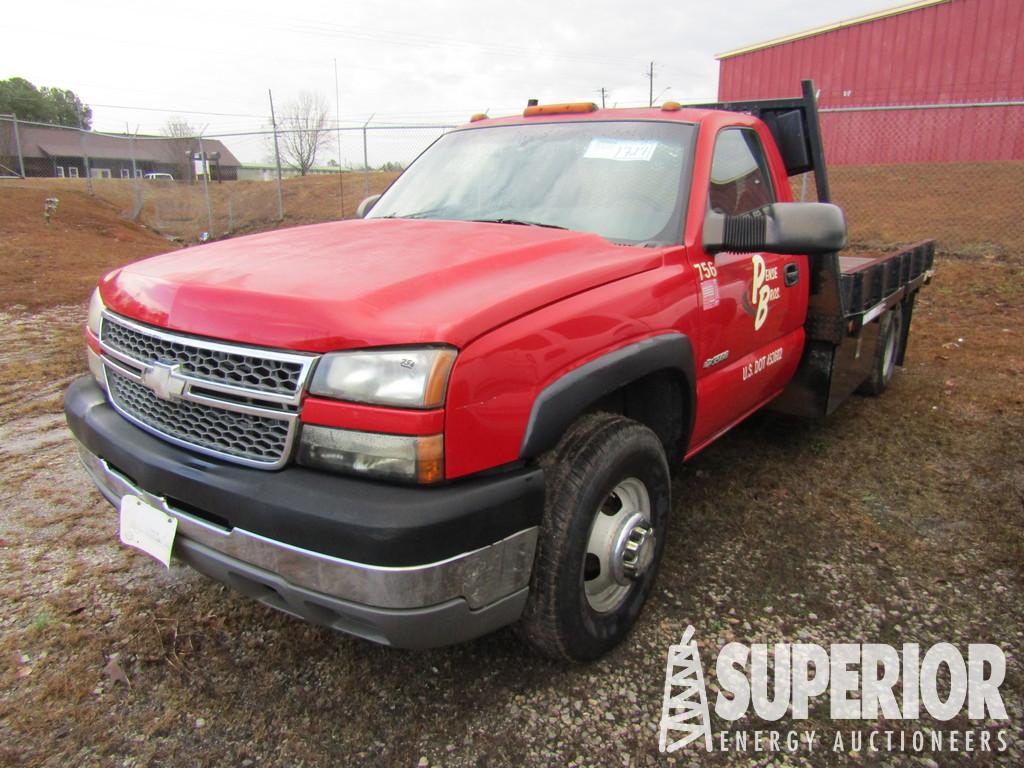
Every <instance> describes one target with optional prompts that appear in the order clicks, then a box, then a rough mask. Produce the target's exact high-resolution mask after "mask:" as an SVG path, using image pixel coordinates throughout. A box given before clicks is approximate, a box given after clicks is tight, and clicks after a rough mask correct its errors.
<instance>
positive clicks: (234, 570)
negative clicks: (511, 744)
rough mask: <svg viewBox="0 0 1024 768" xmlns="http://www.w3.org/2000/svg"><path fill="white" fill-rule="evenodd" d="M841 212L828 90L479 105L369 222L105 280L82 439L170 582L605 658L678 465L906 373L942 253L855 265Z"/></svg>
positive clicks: (436, 637) (405, 627)
mask: <svg viewBox="0 0 1024 768" xmlns="http://www.w3.org/2000/svg"><path fill="white" fill-rule="evenodd" d="M806 172H813V173H814V175H815V181H816V189H817V193H818V197H819V202H813V203H800V202H792V194H791V191H790V183H789V177H790V176H791V175H794V174H798V173H806ZM827 200H828V179H827V175H826V172H825V166H824V160H823V154H822V151H821V141H820V134H819V130H818V118H817V112H816V107H815V102H814V97H813V90H812V87H811V85H810V84H809V83H805V84H804V91H803V95H802V96H801V97H799V98H793V99H776V100H770V101H757V102H743V103H735V104H716V105H706V106H705V107H701V108H681V107H680V106H679V105H677V104H672V103H669V104H666V105H664V106H663V107H661V108H660V109H659V108H652V109H611V110H602V109H597V108H596V107H595V106H594V105H593V104H564V105H553V106H536V105H533V106H530V107H528V108H527V109H526V111H525V112H524V114H523V115H522V116H517V117H513V118H501V119H488V118H485V117H483V116H477V117H476V118H474V120H473V121H472V122H470V123H469V124H468V125H466V126H464V127H462V128H459V129H458V130H454V131H452V132H450V133H448V134H446V135H445V136H443V137H442V138H441V139H439V140H438V141H437V142H436V143H435V144H433V145H432V146H431V147H430V148H429V149H427V150H426V151H425V152H424V153H423V154H422V155H421V156H420V157H419V158H418V159H417V160H416V161H415V162H414V163H413V164H412V165H411V166H410V167H409V169H408V170H406V171H405V172H404V173H403V174H402V175H401V176H400V177H399V178H398V179H397V180H396V181H395V182H394V184H392V186H391V187H390V188H389V189H388V190H387V191H386V192H385V193H384V194H383V196H379V199H377V198H370V199H368V200H366V201H364V204H363V205H362V206H361V214H362V216H363V218H362V219H361V220H352V221H339V222H334V223H328V224H320V225H314V226H307V227H300V228H294V229H288V230H282V231H276V232H269V233H265V234H258V235H253V236H249V237H242V238H238V239H233V240H227V241H223V242H217V243H212V244H208V245H203V246H199V247H196V248H191V249H189V250H187V251H178V252H174V253H169V254H167V255H164V256H158V257H155V258H151V259H147V260H145V261H141V262H139V263H136V264H132V265H130V266H126V267H124V268H121V269H118V270H115V271H114V272H112V273H110V274H108V275H107V276H106V277H104V278H103V280H102V281H101V283H100V285H99V287H98V289H97V291H96V292H95V294H94V295H93V298H92V302H91V305H90V309H89V319H88V327H87V329H86V341H87V345H88V362H89V368H90V371H91V375H89V376H84V377H82V378H80V379H78V380H76V381H75V382H74V383H73V384H72V385H71V387H70V388H69V390H68V392H67V396H66V403H65V411H66V414H67V419H68V423H69V425H70V428H71V430H72V432H73V433H74V435H75V437H76V438H77V440H78V443H79V445H80V448H81V456H82V459H83V461H84V463H85V466H86V468H87V470H88V471H89V473H90V474H91V476H92V478H93V479H94V480H95V482H96V484H97V486H98V487H99V489H100V491H101V492H102V493H103V494H104V496H106V498H107V499H108V500H109V501H110V502H111V503H112V504H114V505H115V506H117V507H118V508H119V510H120V526H121V527H120V532H121V539H122V541H124V542H125V543H127V544H130V545H133V546H136V547H138V548H140V549H142V550H144V551H146V552H148V553H149V554H151V555H153V556H154V557H156V558H158V559H160V560H162V561H163V562H164V563H165V564H166V563H168V562H169V560H170V559H171V557H172V556H173V557H175V558H177V559H179V560H181V561H183V562H185V563H187V564H189V565H191V566H192V567H194V568H195V569H197V570H199V571H201V572H203V573H205V574H208V575H209V576H212V577H213V578H215V579H218V580H220V581H221V582H223V583H225V584H228V585H230V586H231V587H233V588H235V589H237V590H239V591H241V592H243V593H244V594H246V595H248V596H250V597H252V598H255V599H257V600H259V601H261V602H263V603H265V604H266V605H269V606H271V607H273V608H276V609H279V610H281V611H285V612H287V613H289V614H292V615H294V616H298V617H301V618H304V619H306V620H309V621H313V622H317V623H320V624H324V625H328V626H331V627H334V628H336V629H339V630H343V631H345V632H349V633H352V634H354V635H358V636H360V637H363V638H368V639H370V640H374V641H377V642H381V643H387V644H391V645H395V646H400V647H430V646H437V645H443V644H446V643H452V642H458V641H463V640H467V639H469V638H473V637H476V636H479V635H481V634H483V633H486V632H490V631H492V630H494V629H497V628H498V627H502V626H505V625H510V624H515V625H516V626H517V627H518V629H519V631H520V634H521V636H522V637H523V638H524V639H525V640H526V641H527V642H528V643H530V644H531V645H532V646H533V647H535V648H536V649H537V650H538V651H540V652H541V653H544V654H547V655H549V656H553V657H557V658H566V659H577V660H583V659H591V658H595V657H597V656H600V655H601V654H603V653H604V652H606V651H608V650H609V649H610V648H612V647H613V646H614V645H615V644H616V643H618V642H620V641H621V640H622V638H623V637H624V636H625V634H626V633H627V632H628V631H629V629H630V627H631V626H632V625H633V623H634V622H635V621H636V620H637V617H638V616H639V614H640V611H641V609H642V607H643V604H644V601H645V600H646V598H647V596H648V594H649V593H650V591H651V589H652V586H653V582H654V577H655V573H656V571H657V567H658V562H659V559H660V558H661V556H662V551H663V549H664V545H665V530H666V526H667V525H668V524H669V518H670V510H671V509H672V506H673V500H672V499H671V497H670V481H669V473H670V469H671V468H674V467H676V466H679V465H680V464H681V463H682V462H683V461H685V460H686V459H688V458H689V457H692V456H693V455H694V454H696V453H697V452H699V451H700V450H701V449H703V448H704V447H706V446H707V445H708V444H710V443H711V442H712V441H714V440H715V439H717V438H718V437H720V436H721V435H722V434H724V433H725V432H726V431H728V430H729V429H730V428H731V427H732V426H734V425H735V424H737V423H738V422H740V421H742V420H743V419H745V418H746V417H747V416H749V415H750V414H751V413H752V412H754V411H756V410H757V409H759V408H762V407H765V406H768V405H771V406H772V407H775V408H778V409H781V410H784V411H788V412H790V413H797V414H802V415H806V416H824V415H825V414H827V413H830V412H831V411H832V410H834V409H835V408H836V407H837V406H838V405H839V403H840V402H841V401H842V400H843V399H844V398H846V397H847V396H848V395H849V394H851V393H852V392H853V391H854V390H856V389H858V388H859V389H861V390H862V391H866V392H869V393H872V394H877V393H879V392H881V391H882V390H883V389H884V388H885V387H886V385H887V384H888V383H889V381H890V379H891V377H892V374H893V368H894V366H895V365H897V364H900V363H901V362H902V359H903V355H904V352H905V350H906V346H907V334H908V330H909V327H910V319H911V313H912V311H913V306H914V299H915V295H916V291H917V289H918V288H919V287H920V286H921V284H922V283H923V282H924V281H926V280H927V279H929V278H930V276H931V267H932V254H933V246H932V244H931V243H930V242H926V243H921V244H919V245H916V246H913V247H910V248H907V249H905V250H902V251H900V252H897V253H892V254H886V255H884V256H859V257H858V256H851V257H840V256H839V253H838V252H839V250H840V249H842V248H843V247H844V245H845V243H846V224H845V220H844V217H843V214H842V212H841V211H840V210H839V209H838V208H837V207H835V206H833V205H831V204H828V203H827V202H824V201H827Z"/></svg>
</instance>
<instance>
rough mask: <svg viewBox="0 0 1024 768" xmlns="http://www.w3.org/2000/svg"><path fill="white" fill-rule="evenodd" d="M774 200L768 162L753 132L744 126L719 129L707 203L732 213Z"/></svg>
mask: <svg viewBox="0 0 1024 768" xmlns="http://www.w3.org/2000/svg"><path fill="white" fill-rule="evenodd" d="M774 202H775V193H774V191H773V190H772V180H771V176H770V175H769V173H768V163H767V162H766V160H765V156H764V150H763V149H762V148H761V141H760V139H759V138H758V136H757V133H755V132H754V131H752V130H750V129H748V128H725V129H724V130H722V131H721V132H720V133H719V134H718V138H716V139H715V153H714V156H713V157H712V159H711V188H710V190H709V191H708V205H709V206H710V207H711V209H712V210H713V211H716V212H718V213H725V214H730V215H736V214H738V213H746V212H747V211H752V210H754V209H755V208H760V207H761V206H763V205H768V204H769V203H774Z"/></svg>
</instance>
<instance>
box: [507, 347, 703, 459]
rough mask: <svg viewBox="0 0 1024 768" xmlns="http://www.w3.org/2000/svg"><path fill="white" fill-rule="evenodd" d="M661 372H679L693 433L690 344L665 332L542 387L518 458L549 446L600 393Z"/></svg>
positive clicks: (694, 396) (694, 380)
mask: <svg viewBox="0 0 1024 768" xmlns="http://www.w3.org/2000/svg"><path fill="white" fill-rule="evenodd" d="M665 370H668V371H676V372H678V373H680V374H682V376H683V379H684V380H685V382H686V385H687V386H688V388H689V396H690V408H689V410H690V413H689V414H687V415H688V417H689V424H688V428H689V429H688V433H687V434H688V435H689V434H692V433H693V421H694V417H695V415H696V410H697V409H696V402H697V378H696V375H695V371H694V363H693V347H692V345H691V344H690V339H689V338H688V337H687V336H686V335H684V334H682V333H664V334H660V335H658V336H652V337H650V338H647V339H643V340H642V341H637V342H634V343H632V344H627V345H626V346H624V347H619V348H618V349H615V350H612V351H611V352H606V353H605V354H603V355H601V356H600V357H597V358H595V359H593V360H591V361H589V362H587V363H585V364H584V365H581V366H580V367H579V368H574V369H573V370H571V371H569V372H568V373H566V374H565V375H563V376H562V377H561V378H558V379H556V380H555V381H553V382H551V383H550V384H548V385H547V386H546V387H545V388H544V389H543V390H541V392H540V394H539V395H537V399H536V400H534V402H533V408H532V409H531V410H530V419H529V421H528V422H527V424H526V432H525V434H524V435H523V442H522V445H521V447H520V451H519V456H520V458H521V459H532V458H535V457H537V456H539V455H540V454H542V453H544V452H545V451H547V450H548V449H550V448H553V447H554V446H555V445H556V444H557V443H558V441H559V439H560V438H561V437H562V435H563V434H564V433H565V430H566V429H568V427H569V425H570V424H572V422H574V421H575V420H576V418H577V417H578V416H579V415H580V414H581V413H583V412H584V411H585V410H586V409H587V408H588V407H590V406H591V405H593V404H594V403H595V402H597V401H598V400H600V399H601V398H602V397H604V396H605V395H608V394H610V393H612V392H614V391H616V390H618V389H621V388H622V387H624V386H626V385H627V384H631V383H633V382H634V381H637V380H639V379H642V378H643V377H644V376H647V375H649V374H651V373H655V372H657V371H665Z"/></svg>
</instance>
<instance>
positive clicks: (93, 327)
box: [85, 288, 103, 339]
mask: <svg viewBox="0 0 1024 768" xmlns="http://www.w3.org/2000/svg"><path fill="white" fill-rule="evenodd" d="M102 319H103V299H101V298H100V289H99V288H97V289H96V290H94V291H93V292H92V298H91V299H89V319H88V321H86V324H85V325H86V328H88V329H89V330H90V331H92V335H93V336H95V337H96V338H97V339H98V338H99V337H100V321H101V320H102Z"/></svg>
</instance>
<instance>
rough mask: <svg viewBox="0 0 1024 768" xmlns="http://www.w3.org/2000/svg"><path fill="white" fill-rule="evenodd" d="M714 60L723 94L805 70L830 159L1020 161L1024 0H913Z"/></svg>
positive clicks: (769, 89)
mask: <svg viewBox="0 0 1024 768" xmlns="http://www.w3.org/2000/svg"><path fill="white" fill-rule="evenodd" d="M717 58H718V59H719V62H720V63H719V86H718V96H719V99H720V100H723V101H729V100H737V99H753V98H765V97H773V96H779V97H781V96H792V95H794V94H795V93H796V92H797V89H798V87H799V81H800V80H802V79H807V78H811V79H813V80H814V82H815V84H816V86H817V88H818V89H819V91H820V95H819V98H820V105H821V107H822V109H823V114H822V131H823V133H824V138H825V148H826V152H827V155H828V159H829V161H830V162H831V163H833V164H847V165H851V164H857V165H860V164H876V163H922V162H923V163H929V162H979V161H997V160H1024V0H922V1H920V2H914V3H911V4H909V5H903V6H900V7H897V8H892V9H889V10H885V11H880V12H878V13H873V14H870V15H868V16H862V17H859V18H856V19H849V20H846V21H840V22H836V23H834V24H829V25H826V26H824V27H819V28H817V29H811V30H807V31H806V32H799V33H796V34H793V35H789V36H787V37H783V38H779V39H776V40H769V41H767V42H764V43H759V44H757V45H751V46H747V47H745V48H739V49H737V50H734V51H729V52H727V53H723V54H720V55H719V56H718V57H717Z"/></svg>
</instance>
